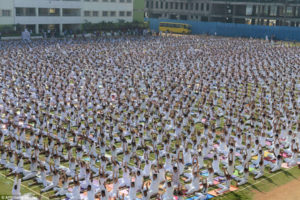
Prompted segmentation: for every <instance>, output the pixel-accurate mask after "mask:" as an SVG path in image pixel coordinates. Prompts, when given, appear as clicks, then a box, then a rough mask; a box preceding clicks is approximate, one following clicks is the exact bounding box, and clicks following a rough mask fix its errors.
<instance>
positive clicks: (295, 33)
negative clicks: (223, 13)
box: [145, 18, 300, 41]
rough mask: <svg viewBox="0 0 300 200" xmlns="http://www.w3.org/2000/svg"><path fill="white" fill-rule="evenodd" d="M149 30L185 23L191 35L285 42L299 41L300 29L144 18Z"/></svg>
mask: <svg viewBox="0 0 300 200" xmlns="http://www.w3.org/2000/svg"><path fill="white" fill-rule="evenodd" d="M145 21H148V22H149V27H150V29H151V30H154V31H158V30H159V23H160V22H176V23H186V24H190V25H191V26H192V34H209V35H215V34H216V35H219V36H228V37H248V38H250V37H252V38H265V37H266V36H268V38H271V37H272V36H273V37H274V38H275V39H276V40H285V41H300V28H298V27H288V26H260V25H247V24H233V23H220V22H200V21H191V20H171V19H153V18H146V19H145Z"/></svg>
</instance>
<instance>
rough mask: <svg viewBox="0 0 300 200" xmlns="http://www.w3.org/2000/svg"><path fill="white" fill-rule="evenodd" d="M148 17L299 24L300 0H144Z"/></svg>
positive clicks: (263, 23) (284, 24)
mask: <svg viewBox="0 0 300 200" xmlns="http://www.w3.org/2000/svg"><path fill="white" fill-rule="evenodd" d="M145 12H146V16H147V17H150V18H165V19H181V20H200V21H210V22H225V23H243V24H258V25H277V26H299V25H300V0H146V9H145Z"/></svg>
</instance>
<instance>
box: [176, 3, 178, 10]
mask: <svg viewBox="0 0 300 200" xmlns="http://www.w3.org/2000/svg"><path fill="white" fill-rule="evenodd" d="M175 9H176V10H177V9H178V3H177V2H176V3H175Z"/></svg>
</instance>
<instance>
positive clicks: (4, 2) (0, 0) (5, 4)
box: [0, 0, 15, 25]
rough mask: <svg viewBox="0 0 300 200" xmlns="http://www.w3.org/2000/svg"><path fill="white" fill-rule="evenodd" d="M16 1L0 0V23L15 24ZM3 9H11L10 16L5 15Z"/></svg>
mask: <svg viewBox="0 0 300 200" xmlns="http://www.w3.org/2000/svg"><path fill="white" fill-rule="evenodd" d="M13 8H14V3H13V1H12V0H9V1H8V0H0V25H6V24H13V23H14V17H13V16H14V15H15V13H14V9H13ZM2 10H10V11H11V16H10V17H3V16H1V15H2Z"/></svg>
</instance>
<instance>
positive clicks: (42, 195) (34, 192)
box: [0, 173, 49, 199]
mask: <svg viewBox="0 0 300 200" xmlns="http://www.w3.org/2000/svg"><path fill="white" fill-rule="evenodd" d="M0 175H2V176H3V177H5V178H6V179H8V180H11V181H12V182H14V180H13V179H12V178H9V177H6V176H5V175H4V174H2V173H0ZM21 186H22V187H24V188H26V189H28V190H30V191H31V192H33V193H35V194H36V195H38V196H41V197H43V198H46V199H49V198H48V197H46V196H44V195H42V194H40V193H38V192H36V191H34V190H32V189H31V188H29V187H28V186H26V185H24V184H23V183H22V182H21Z"/></svg>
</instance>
